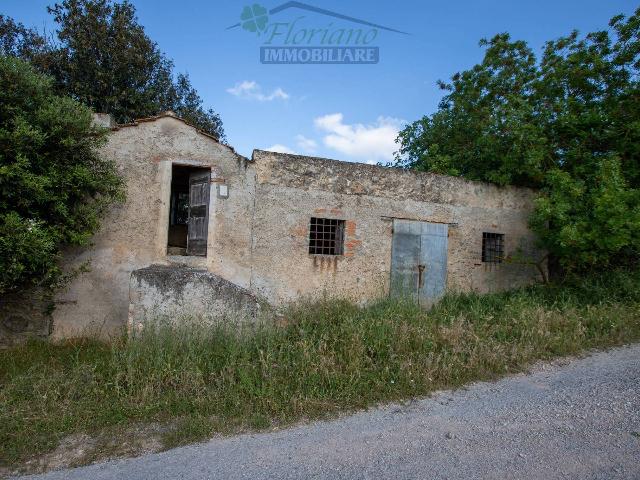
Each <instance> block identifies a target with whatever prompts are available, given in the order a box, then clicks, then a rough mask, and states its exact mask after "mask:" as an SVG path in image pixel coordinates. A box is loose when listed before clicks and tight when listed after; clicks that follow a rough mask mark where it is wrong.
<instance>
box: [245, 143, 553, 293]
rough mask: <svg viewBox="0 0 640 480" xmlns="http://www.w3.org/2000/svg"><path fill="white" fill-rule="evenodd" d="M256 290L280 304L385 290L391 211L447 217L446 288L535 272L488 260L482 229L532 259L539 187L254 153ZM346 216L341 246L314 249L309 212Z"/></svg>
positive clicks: (519, 280) (499, 284) (488, 286)
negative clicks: (319, 252)
mask: <svg viewBox="0 0 640 480" xmlns="http://www.w3.org/2000/svg"><path fill="white" fill-rule="evenodd" d="M253 160H254V163H255V169H256V176H257V177H256V197H255V199H256V201H255V212H254V216H253V217H254V220H253V239H254V241H253V245H254V247H253V251H252V259H253V260H252V265H253V269H252V277H251V279H252V281H251V288H252V290H253V291H255V292H257V293H259V294H260V295H263V296H264V297H265V298H267V299H269V300H270V301H272V302H273V303H275V304H282V303H286V302H288V301H291V300H293V299H295V298H298V297H319V296H324V295H338V296H343V297H349V298H351V299H353V300H355V301H358V302H363V301H367V300H371V299H374V298H378V297H381V296H384V295H386V294H387V293H388V289H389V282H390V268H391V241H392V225H393V222H392V220H393V218H399V219H411V220H420V221H427V222H434V223H447V224H449V252H448V283H447V287H448V288H449V289H450V290H464V291H470V290H473V291H478V292H490V291H498V290H503V289H506V288H511V287H514V286H518V285H524V284H528V283H531V282H532V281H535V279H536V277H537V272H536V271H535V269H534V268H532V267H530V266H523V265H516V264H509V263H502V264H499V265H490V264H483V263H482V261H481V257H482V233H483V232H496V233H503V234H505V243H506V245H505V248H506V252H507V253H513V252H515V251H516V250H517V249H519V248H522V250H523V251H524V252H525V253H527V254H528V255H529V256H530V257H531V258H540V257H541V256H542V253H541V252H539V251H537V250H536V249H535V247H534V237H533V235H532V233H531V232H530V231H529V229H528V227H527V219H528V217H529V214H530V212H531V209H532V200H533V198H534V192H533V191H531V190H527V189H522V188H511V187H508V188H499V187H496V186H493V185H489V184H484V183H478V182H468V181H465V180H462V179H460V178H454V177H447V176H443V175H435V174H426V173H418V172H409V171H403V170H399V169H389V168H384V167H379V166H372V165H362V164H353V163H346V162H338V161H332V160H326V159H314V158H309V157H302V156H295V155H286V154H280V153H271V152H262V151H256V152H254V156H253ZM311 217H326V218H337V219H342V220H346V232H345V254H344V255H343V256H338V257H321V256H316V255H309V254H308V236H309V220H310V218H311Z"/></svg>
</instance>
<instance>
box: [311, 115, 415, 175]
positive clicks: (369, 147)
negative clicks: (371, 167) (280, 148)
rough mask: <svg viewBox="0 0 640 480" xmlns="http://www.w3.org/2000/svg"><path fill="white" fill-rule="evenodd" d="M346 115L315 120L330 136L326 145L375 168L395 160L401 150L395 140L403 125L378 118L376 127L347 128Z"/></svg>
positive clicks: (352, 125) (348, 125)
mask: <svg viewBox="0 0 640 480" xmlns="http://www.w3.org/2000/svg"><path fill="white" fill-rule="evenodd" d="M343 120H344V115H343V114H342V113H333V114H330V115H324V116H322V117H318V118H316V119H315V120H314V124H315V126H316V127H317V128H318V129H320V130H321V131H323V132H326V133H327V135H325V136H324V138H323V142H324V144H325V145H326V146H327V147H328V148H331V149H333V150H336V151H338V152H340V153H342V154H344V155H347V156H350V157H353V158H356V159H358V160H362V161H365V162H366V163H372V164H375V163H377V162H378V161H390V160H393V153H394V152H395V151H397V150H398V144H396V143H395V140H396V138H397V136H398V132H399V131H400V128H401V127H402V125H403V123H404V122H403V121H402V120H400V119H397V118H391V117H378V119H377V120H376V122H375V123H373V124H371V125H363V124H361V123H356V124H351V125H350V124H345V123H344V122H343Z"/></svg>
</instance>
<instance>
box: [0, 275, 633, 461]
mask: <svg viewBox="0 0 640 480" xmlns="http://www.w3.org/2000/svg"><path fill="white" fill-rule="evenodd" d="M287 319H288V320H289V322H288V324H287V326H285V327H279V328H275V327H267V326H265V327H260V328H257V329H255V330H253V331H251V332H244V334H243V335H239V334H238V333H237V332H234V331H231V330H229V329H225V328H223V327H219V328H208V329H205V328H194V327H192V328H188V329H187V328H185V329H173V330H170V329H163V328H158V329H147V330H145V331H144V332H143V333H142V334H139V335H138V336H137V337H136V338H133V339H130V340H129V341H124V340H123V341H121V342H116V343H115V344H112V345H106V344H102V343H97V342H92V341H88V340H82V341H74V342H67V343H63V344H57V345H54V344H47V343H31V344H29V345H25V346H23V347H18V348H14V349H11V350H5V351H0V459H1V461H2V462H4V463H5V465H7V464H8V465H12V464H13V465H15V464H18V463H20V462H23V461H24V460H25V459H26V458H28V457H30V456H32V455H36V454H41V453H43V452H47V451H50V450H51V449H53V448H55V447H56V445H57V444H58V442H59V441H60V440H61V439H62V438H64V437H65V436H67V435H69V434H72V433H80V432H83V433H90V434H91V433H96V432H101V431H105V429H107V430H108V429H114V431H116V430H117V429H118V428H122V427H123V426H126V425H130V424H132V423H136V424H140V423H143V424H144V423H146V422H154V423H156V424H170V425H171V428H168V429H166V430H165V431H164V439H163V440H164V444H165V446H173V445H176V444H180V443H185V442H188V441H193V440H197V439H202V438H206V437H207V436H209V435H211V434H212V433H214V432H231V431H238V430H241V429H245V428H258V429H259V428H265V427H270V426H273V425H285V424H289V423H291V422H294V421H297V420H300V419H310V418H319V417H323V416H325V415H328V414H332V413H335V412H338V411H348V410H353V409H359V408H362V407H367V406H369V405H372V404H375V403H378V402H386V401H393V400H401V399H405V398H409V397H413V396H418V395H424V394H427V393H429V392H430V391H433V390H435V389H440V388H443V387H455V386H458V385H461V384H464V383H466V382H469V381H472V380H480V379H492V378H496V377H497V376H500V375H503V374H505V373H509V372H516V371H520V370H522V369H523V368H525V367H526V366H527V365H528V364H530V363H531V362H533V361H535V360H539V359H545V358H550V357H555V356H561V355H567V354H575V353H578V352H580V351H582V350H584V349H589V348H600V347H607V346H612V345H617V344H622V343H627V342H633V341H637V340H639V339H640V274H638V273H615V274H610V275H607V276H606V277H599V278H591V279H588V280H583V281H580V282H573V283H567V284H564V285H550V286H537V287H533V288H528V289H522V290H516V291H513V292H509V293H503V294H494V295H485V296H478V295H469V294H467V295H449V296H447V297H446V298H445V299H444V300H443V301H442V302H441V303H440V304H439V305H438V306H437V307H435V308H434V309H432V310H431V311H429V312H424V311H421V310H420V309H418V308H416V307H414V306H413V305H408V304H403V303H399V302H397V301H389V300H386V301H381V302H379V303H376V304H375V305H371V306H369V307H366V308H358V307H356V306H353V305H351V304H349V303H346V302H340V301H338V302H330V301H326V302H320V303H316V304H313V305H300V306H297V307H296V308H294V309H292V310H291V311H290V312H288V315H287Z"/></svg>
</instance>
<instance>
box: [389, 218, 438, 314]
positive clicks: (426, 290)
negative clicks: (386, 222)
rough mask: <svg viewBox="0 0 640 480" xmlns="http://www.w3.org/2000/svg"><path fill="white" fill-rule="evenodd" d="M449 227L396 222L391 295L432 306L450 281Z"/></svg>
mask: <svg viewBox="0 0 640 480" xmlns="http://www.w3.org/2000/svg"><path fill="white" fill-rule="evenodd" d="M448 235H449V226H448V225H446V224H441V223H428V222H417V221H412V220H394V221H393V243H392V252H391V289H390V291H391V295H392V296H396V297H405V298H409V299H411V300H413V301H416V302H418V303H419V304H420V305H422V306H425V307H429V306H431V305H433V303H434V302H435V301H437V300H438V299H439V298H440V297H441V296H442V295H443V294H444V291H445V288H446V284H447V248H448Z"/></svg>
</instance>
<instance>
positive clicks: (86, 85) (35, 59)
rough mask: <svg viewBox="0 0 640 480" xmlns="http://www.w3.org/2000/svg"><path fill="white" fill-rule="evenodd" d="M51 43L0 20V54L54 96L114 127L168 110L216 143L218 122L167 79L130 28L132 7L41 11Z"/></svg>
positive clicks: (108, 4) (181, 84) (67, 2)
mask: <svg viewBox="0 0 640 480" xmlns="http://www.w3.org/2000/svg"><path fill="white" fill-rule="evenodd" d="M49 12H50V13H51V14H52V15H53V18H54V20H55V21H56V23H57V24H58V27H59V29H58V31H57V41H55V42H53V41H49V40H47V39H45V38H43V37H42V36H40V35H39V34H38V33H37V32H36V31H34V30H31V29H27V28H25V27H24V26H23V25H20V24H16V23H15V22H14V21H13V20H11V19H8V18H2V17H0V53H2V54H4V55H13V56H18V57H20V58H24V59H25V60H29V61H30V62H31V63H33V64H34V65H35V66H36V67H37V68H38V69H39V70H40V71H42V72H43V73H46V74H49V75H51V76H53V77H54V78H55V79H56V88H57V90H58V92H59V93H61V94H67V95H71V96H72V97H73V98H75V99H77V100H79V101H81V102H83V103H84V104H86V105H88V106H90V107H91V108H92V109H93V110H94V111H97V112H103V113H110V114H112V115H113V116H114V117H115V119H116V121H118V122H119V123H126V122H130V121H132V120H134V119H136V118H141V117H148V116H153V115H156V114H158V113H160V112H163V111H166V110H173V111H175V112H176V113H177V114H178V115H180V116H182V117H183V118H185V120H187V121H188V122H190V123H193V124H194V125H195V126H196V127H198V128H200V129H201V130H203V131H205V132H207V133H210V134H212V135H214V136H216V137H218V138H219V139H221V140H224V129H223V127H222V120H221V119H220V116H219V115H218V114H217V113H215V112H214V111H213V110H212V109H205V108H204V107H203V102H202V99H201V98H200V96H199V95H198V93H197V91H196V90H195V89H194V88H193V86H192V85H191V82H190V80H189V77H188V76H187V75H183V74H179V75H174V73H173V69H174V66H173V63H172V62H171V61H170V60H169V59H167V58H166V56H164V55H163V54H162V52H161V51H160V49H159V48H158V45H157V44H156V43H155V42H153V41H152V40H151V39H150V38H149V37H148V36H147V34H146V33H145V31H144V28H143V27H142V26H141V25H140V24H139V23H138V20H137V18H136V15H135V7H134V6H133V5H131V4H130V3H128V2H126V1H125V2H122V3H117V2H114V1H112V0H63V1H62V2H60V3H57V4H55V5H53V6H52V7H50V8H49Z"/></svg>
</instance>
